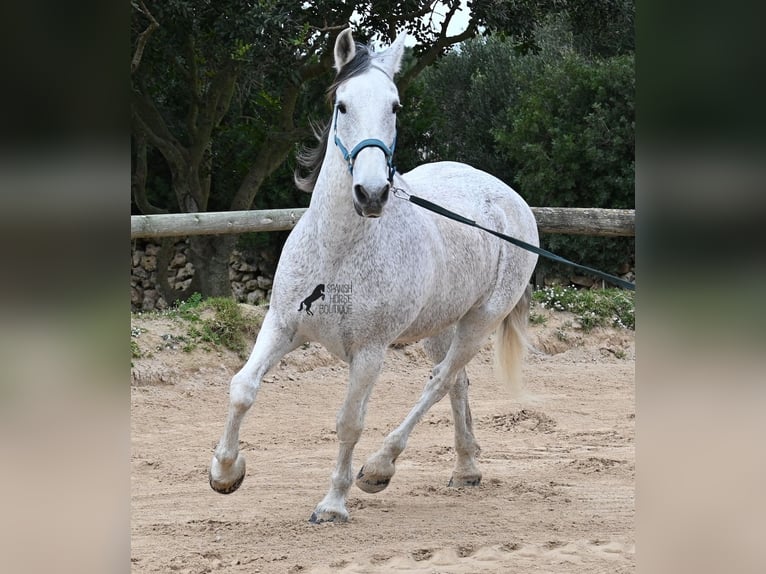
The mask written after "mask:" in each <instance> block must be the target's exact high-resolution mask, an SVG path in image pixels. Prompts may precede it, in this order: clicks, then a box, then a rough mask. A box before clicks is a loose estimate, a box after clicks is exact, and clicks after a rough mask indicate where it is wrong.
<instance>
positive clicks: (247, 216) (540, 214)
mask: <svg viewBox="0 0 766 574" xmlns="http://www.w3.org/2000/svg"><path fill="white" fill-rule="evenodd" d="M305 211H306V209H305V208H294V209H268V210H253V211H217V212H205V213H172V214H167V215H132V216H131V217H130V238H131V239H138V238H143V237H174V236H183V235H220V234H226V233H248V232H253V231H286V230H289V229H292V228H293V227H295V224H296V223H298V220H299V219H300V218H301V216H302V215H303V214H304V212H305ZM532 211H533V212H534V214H535V218H536V219H537V226H538V229H539V230H540V232H541V233H571V234H576V235H598V236H605V237H615V236H629V237H633V236H635V234H636V223H635V216H636V212H635V210H633V209H598V208H590V207H586V208H580V207H533V208H532Z"/></svg>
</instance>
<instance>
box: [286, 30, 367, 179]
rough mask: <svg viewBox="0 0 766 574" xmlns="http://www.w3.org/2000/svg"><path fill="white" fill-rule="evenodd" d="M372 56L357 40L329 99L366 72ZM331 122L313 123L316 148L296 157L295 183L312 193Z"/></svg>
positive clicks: (333, 97) (330, 92)
mask: <svg viewBox="0 0 766 574" xmlns="http://www.w3.org/2000/svg"><path fill="white" fill-rule="evenodd" d="M371 62H372V58H371V56H370V50H369V48H368V47H367V46H365V45H364V44H360V43H358V42H357V44H356V54H354V57H353V58H352V59H351V61H350V62H348V63H347V64H346V65H345V66H343V67H342V68H341V69H340V71H339V72H338V74H337V75H336V76H335V81H334V82H333V83H332V84H331V85H330V87H329V88H328V89H327V100H328V101H329V102H333V101H334V100H335V92H336V91H337V90H338V86H340V85H341V84H342V83H343V82H345V81H346V80H348V79H349V78H353V77H354V76H358V75H359V74H361V73H363V72H366V71H367V70H368V69H369V68H370V64H371ZM330 123H331V122H328V123H327V124H325V125H322V124H315V123H313V122H312V123H311V131H313V132H314V137H315V138H316V139H317V141H318V142H319V143H318V144H317V146H316V147H315V148H308V147H305V146H303V147H301V149H300V150H299V151H298V155H297V157H296V159H297V160H298V169H296V170H295V174H294V178H295V185H296V186H298V189H300V190H301V191H305V192H307V193H311V192H312V191H314V186H315V185H316V182H317V178H318V177H319V170H320V168H321V167H322V162H323V161H324V156H325V154H326V152H327V141H328V139H329V135H330ZM301 171H305V172H308V175H306V176H305V177H304V176H302V175H301Z"/></svg>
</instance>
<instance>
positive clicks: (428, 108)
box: [405, 1, 635, 274]
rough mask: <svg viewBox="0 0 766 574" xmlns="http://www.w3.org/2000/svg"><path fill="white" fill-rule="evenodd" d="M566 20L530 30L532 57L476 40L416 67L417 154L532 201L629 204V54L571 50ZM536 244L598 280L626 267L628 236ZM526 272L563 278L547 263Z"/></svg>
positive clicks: (573, 41)
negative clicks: (477, 173) (421, 133)
mask: <svg viewBox="0 0 766 574" xmlns="http://www.w3.org/2000/svg"><path fill="white" fill-rule="evenodd" d="M570 4H573V5H574V3H570ZM597 4H599V6H601V7H602V8H604V6H606V5H607V4H609V2H606V1H605V2H601V3H597ZM630 6H631V7H632V3H631V4H630ZM594 9H595V8H594ZM605 9H606V8H605ZM631 9H632V8H631ZM626 10H627V8H626ZM628 11H630V10H628ZM631 13H632V12H631ZM626 18H628V19H630V18H632V16H631V17H630V18H629V17H628V16H626ZM631 21H632V20H631ZM578 25H579V26H581V27H580V28H579V29H577V30H575V29H573V23H572V21H571V18H568V17H565V16H564V15H556V16H551V17H549V18H547V19H546V20H545V22H544V24H543V25H541V26H539V27H538V29H537V31H536V36H535V46H536V49H535V50H534V51H533V52H530V53H519V51H518V50H516V49H515V46H514V45H513V44H512V43H510V42H506V41H503V40H502V39H501V38H499V37H490V38H477V39H474V40H472V41H469V42H466V43H465V44H464V45H463V46H462V48H461V50H460V51H456V52H454V53H452V54H450V55H448V56H447V57H445V58H444V59H443V60H442V62H441V63H440V64H439V65H438V66H436V67H434V68H432V69H429V70H426V71H425V72H424V73H423V74H422V76H421V78H420V80H419V82H417V84H418V85H417V90H416V91H415V94H416V96H417V98H416V111H417V112H418V113H420V114H422V115H423V117H419V118H418V119H417V123H418V125H420V126H425V127H426V129H427V134H428V137H427V138H421V139H420V140H416V141H417V143H418V150H419V154H420V157H419V158H418V159H420V160H428V161H437V160H454V161H462V162H465V163H468V164H470V165H473V166H475V167H477V168H479V169H483V170H485V171H487V172H489V173H492V174H493V175H495V176H497V177H499V178H500V179H502V180H503V181H505V182H506V183H508V184H509V185H511V186H512V187H513V188H514V189H516V190H517V191H518V192H519V193H521V195H522V196H523V197H524V198H525V199H526V200H527V202H528V203H529V204H530V205H533V206H546V207H555V206H559V207H602V208H613V209H620V208H633V207H634V205H635V201H634V172H635V160H634V155H635V145H634V131H635V111H634V91H635V80H634V57H633V55H632V53H625V54H623V55H616V56H610V57H606V58H603V57H594V56H592V55H590V54H588V55H585V54H582V53H580V52H578V51H577V49H576V47H577V45H578V43H577V37H578V34H582V33H583V29H582V23H580V24H578ZM591 31H592V32H593V33H594V34H597V35H598V34H601V33H602V32H603V33H604V34H607V31H605V30H601V29H599V30H596V29H595V28H594V29H592V30H591ZM621 33H622V34H624V35H630V34H629V33H632V32H631V29H630V28H629V27H628V28H625V29H624V30H622V32H621ZM621 45H622V44H621ZM626 45H627V44H626ZM409 103H410V102H409V100H406V101H405V105H409ZM405 134H406V132H405ZM413 139H414V138H413ZM409 143H410V142H409V141H407V142H405V145H409ZM541 242H542V246H543V247H544V248H546V249H548V250H551V251H553V252H555V253H558V254H560V255H562V256H563V257H566V258H567V259H571V260H573V261H576V262H578V263H582V264H584V265H588V266H591V267H596V268H600V269H603V270H605V271H607V272H610V273H615V272H616V269H617V268H618V267H619V266H620V265H622V264H624V263H631V262H632V257H633V252H634V249H635V242H634V240H633V239H632V238H599V237H584V236H568V235H543V236H542V237H541ZM538 268H539V269H540V270H541V271H542V272H544V273H546V272H549V271H551V270H553V271H555V272H557V273H564V274H569V273H571V271H570V270H569V269H568V268H566V267H564V266H562V265H560V264H556V263H551V262H548V261H547V260H541V261H540V263H539V264H538Z"/></svg>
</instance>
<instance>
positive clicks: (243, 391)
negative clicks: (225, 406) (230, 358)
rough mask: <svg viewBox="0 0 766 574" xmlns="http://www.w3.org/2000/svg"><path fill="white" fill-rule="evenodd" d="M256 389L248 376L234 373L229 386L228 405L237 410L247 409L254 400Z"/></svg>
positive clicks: (243, 410)
mask: <svg viewBox="0 0 766 574" xmlns="http://www.w3.org/2000/svg"><path fill="white" fill-rule="evenodd" d="M257 390H258V386H257V385H256V384H254V383H253V382H252V381H251V380H250V378H249V377H240V376H238V375H235V376H234V378H233V379H232V380H231V386H230V387H229V405H230V406H231V407H232V408H233V409H235V410H237V411H239V412H245V411H247V410H248V409H249V408H250V407H251V406H253V403H254V402H255V395H256V392H257Z"/></svg>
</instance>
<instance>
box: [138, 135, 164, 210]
mask: <svg viewBox="0 0 766 574" xmlns="http://www.w3.org/2000/svg"><path fill="white" fill-rule="evenodd" d="M134 138H135V142H136V167H135V169H134V171H133V173H132V174H131V176H130V191H131V194H132V195H133V199H134V200H135V202H136V205H137V206H138V209H139V210H140V211H141V213H143V214H145V215H155V214H158V213H168V210H167V209H162V208H160V207H156V206H154V205H152V203H151V202H150V201H149V198H148V197H147V196H146V174H147V166H146V147H147V146H146V134H144V133H143V132H142V131H141V130H135V134H134Z"/></svg>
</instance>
